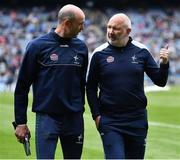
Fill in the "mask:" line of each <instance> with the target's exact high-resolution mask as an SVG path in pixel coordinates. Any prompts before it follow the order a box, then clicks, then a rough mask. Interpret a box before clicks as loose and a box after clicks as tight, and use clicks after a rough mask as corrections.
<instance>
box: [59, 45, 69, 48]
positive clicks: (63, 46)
mask: <svg viewBox="0 0 180 160" xmlns="http://www.w3.org/2000/svg"><path fill="white" fill-rule="evenodd" d="M60 47H62V48H67V47H69V45H67V44H61V45H60Z"/></svg>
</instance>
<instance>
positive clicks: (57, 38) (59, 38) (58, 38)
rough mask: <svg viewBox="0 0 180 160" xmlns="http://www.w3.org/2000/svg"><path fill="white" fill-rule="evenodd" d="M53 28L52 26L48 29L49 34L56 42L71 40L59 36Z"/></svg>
mask: <svg viewBox="0 0 180 160" xmlns="http://www.w3.org/2000/svg"><path fill="white" fill-rule="evenodd" d="M54 30H55V28H52V29H51V31H50V34H51V35H52V36H53V38H54V39H55V40H56V41H58V42H64V43H68V42H70V41H71V39H72V38H63V37H60V36H59V35H58V34H57V33H56V32H55V31H54Z"/></svg>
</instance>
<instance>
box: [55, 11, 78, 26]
mask: <svg viewBox="0 0 180 160" xmlns="http://www.w3.org/2000/svg"><path fill="white" fill-rule="evenodd" d="M75 18H76V16H75V14H74V12H73V11H63V10H60V11H59V13H58V22H59V23H61V22H62V21H64V20H65V19H69V20H70V21H73V20H74V19H75Z"/></svg>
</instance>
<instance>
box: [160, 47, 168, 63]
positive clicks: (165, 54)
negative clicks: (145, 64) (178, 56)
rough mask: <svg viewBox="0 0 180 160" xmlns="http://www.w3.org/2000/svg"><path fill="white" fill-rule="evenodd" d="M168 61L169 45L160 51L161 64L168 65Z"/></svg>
mask: <svg viewBox="0 0 180 160" xmlns="http://www.w3.org/2000/svg"><path fill="white" fill-rule="evenodd" d="M168 60H169V51H168V45H166V46H165V47H164V48H161V50H160V63H161V64H167V63H168Z"/></svg>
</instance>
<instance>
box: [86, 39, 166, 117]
mask: <svg viewBox="0 0 180 160" xmlns="http://www.w3.org/2000/svg"><path fill="white" fill-rule="evenodd" d="M168 68H169V64H166V65H164V64H161V65H160V66H159V65H158V64H157V63H156V62H155V60H154V59H153V57H152V56H151V54H150V53H149V51H148V50H147V49H146V47H145V46H144V45H143V44H141V43H139V42H136V41H134V40H132V38H131V37H130V39H129V41H128V43H127V45H126V46H125V47H114V46H112V45H110V44H109V43H105V44H103V45H101V46H100V47H98V48H97V49H96V50H95V51H94V54H93V56H92V59H91V63H90V68H89V74H88V77H87V98H88V102H89V105H90V108H91V112H92V116H93V118H94V119H95V118H96V117H97V116H98V115H100V114H101V113H119V114H121V113H123V114H124V113H125V114H127V115H128V113H132V112H134V113H135V112H139V110H144V109H145V108H146V106H147V99H146V96H145V93H144V72H146V74H147V75H148V76H149V77H150V79H151V80H152V81H153V82H154V84H156V85H158V86H165V85H166V82H167V77H168ZM98 87H99V94H98Z"/></svg>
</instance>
